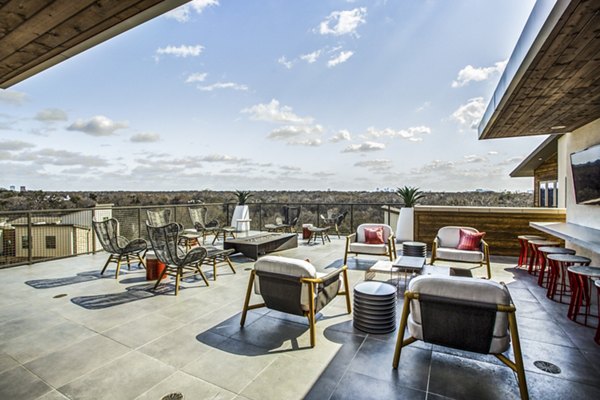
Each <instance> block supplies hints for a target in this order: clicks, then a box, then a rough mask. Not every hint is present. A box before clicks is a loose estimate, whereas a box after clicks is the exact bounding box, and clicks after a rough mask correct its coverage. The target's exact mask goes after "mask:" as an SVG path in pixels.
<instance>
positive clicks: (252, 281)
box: [240, 270, 256, 328]
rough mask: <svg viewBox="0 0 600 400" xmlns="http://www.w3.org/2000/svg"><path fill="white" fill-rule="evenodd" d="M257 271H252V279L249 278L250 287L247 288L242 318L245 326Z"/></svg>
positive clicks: (241, 324)
mask: <svg viewBox="0 0 600 400" xmlns="http://www.w3.org/2000/svg"><path fill="white" fill-rule="evenodd" d="M255 273H256V272H255V271H254V270H252V272H250V279H249V280H248V289H247V290H246V299H245V300H244V308H243V309H242V318H241V320H240V326H241V327H242V328H243V327H244V324H245V323H246V314H247V313H248V303H250V294H251V293H252V292H251V291H252V285H253V284H254V275H255Z"/></svg>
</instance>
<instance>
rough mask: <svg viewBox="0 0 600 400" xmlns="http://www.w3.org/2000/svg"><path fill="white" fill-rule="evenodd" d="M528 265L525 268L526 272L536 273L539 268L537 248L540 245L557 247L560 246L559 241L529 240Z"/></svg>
mask: <svg viewBox="0 0 600 400" xmlns="http://www.w3.org/2000/svg"><path fill="white" fill-rule="evenodd" d="M528 243H529V253H530V254H529V267H528V268H527V272H529V273H530V274H533V275H535V274H537V272H538V270H539V268H540V259H539V258H540V255H539V254H538V250H537V249H538V248H540V247H558V246H560V243H559V242H555V241H553V240H546V239H544V240H529V241H528Z"/></svg>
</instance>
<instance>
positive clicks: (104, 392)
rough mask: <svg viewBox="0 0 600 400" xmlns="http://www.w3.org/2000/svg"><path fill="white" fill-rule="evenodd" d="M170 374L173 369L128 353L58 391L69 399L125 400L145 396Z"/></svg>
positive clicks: (144, 357)
mask: <svg viewBox="0 0 600 400" xmlns="http://www.w3.org/2000/svg"><path fill="white" fill-rule="evenodd" d="M174 371H175V369H174V368H173V367H170V366H168V365H166V364H164V363H161V362H160V361H157V360H155V359H153V358H151V357H148V356H147V355H145V354H142V353H139V352H136V351H132V352H129V353H127V354H125V355H124V356H123V357H120V358H116V359H114V360H113V361H112V362H110V363H108V364H105V365H104V366H102V367H100V368H98V369H96V370H94V371H91V372H89V373H88V374H86V375H84V376H82V377H80V378H78V379H76V380H74V381H73V382H71V383H68V384H67V385H65V386H61V387H59V388H58V390H59V391H60V392H62V393H64V394H65V395H66V396H67V397H70V398H73V399H81V400H85V399H90V400H103V399H106V400H120V399H123V400H127V399H133V398H136V397H137V396H139V395H141V394H142V393H145V392H146V391H148V390H149V389H150V388H152V387H153V386H154V385H156V382H160V381H162V380H163V379H164V378H165V377H167V376H169V375H171V374H172V373H173V372H174Z"/></svg>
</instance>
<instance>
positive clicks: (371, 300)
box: [354, 281, 396, 334]
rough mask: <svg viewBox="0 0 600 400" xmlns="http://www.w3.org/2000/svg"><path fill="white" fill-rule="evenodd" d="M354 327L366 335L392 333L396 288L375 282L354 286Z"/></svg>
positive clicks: (394, 323) (394, 322)
mask: <svg viewBox="0 0 600 400" xmlns="http://www.w3.org/2000/svg"><path fill="white" fill-rule="evenodd" d="M354 327H355V328H356V329H358V330H360V331H363V332H366V333H374V334H383V333H389V332H393V331H394V330H395V329H396V288H395V287H394V286H392V285H390V284H388V283H383V282H376V281H368V282H361V283H359V284H358V285H356V286H354Z"/></svg>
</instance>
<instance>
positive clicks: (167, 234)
mask: <svg viewBox="0 0 600 400" xmlns="http://www.w3.org/2000/svg"><path fill="white" fill-rule="evenodd" d="M146 228H147V229H148V237H149V238H150V243H152V248H153V249H154V254H155V255H156V258H158V260H159V261H160V262H161V263H163V264H165V269H164V270H163V271H162V273H161V274H160V276H159V277H158V279H157V281H156V284H155V285H154V289H156V288H157V287H158V285H159V284H160V281H161V280H162V279H163V277H164V276H165V275H169V276H174V277H175V296H177V294H178V293H179V284H180V282H181V279H182V278H183V277H184V276H193V275H200V277H201V278H202V280H203V281H204V283H206V286H208V280H207V279H206V276H205V275H204V273H203V272H202V270H201V269H200V265H202V262H203V261H204V258H205V257H206V249H205V248H204V247H195V248H193V249H191V250H190V251H187V252H186V250H185V248H184V247H182V246H178V243H179V234H180V232H181V229H180V226H179V225H178V224H177V223H175V222H173V223H170V224H167V225H164V226H151V225H150V223H149V222H146Z"/></svg>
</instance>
